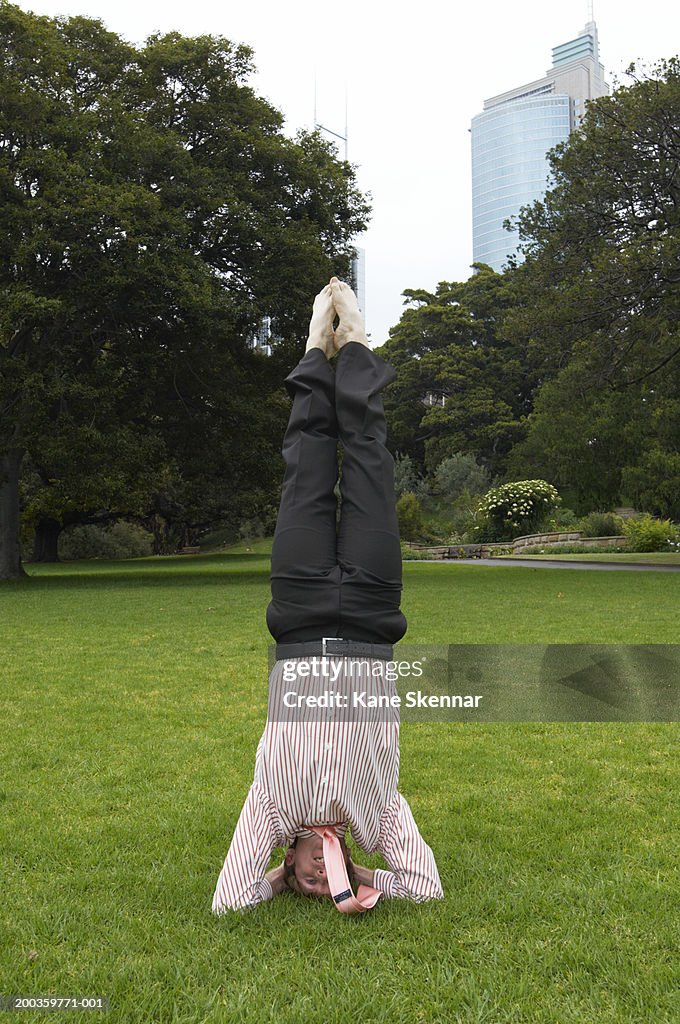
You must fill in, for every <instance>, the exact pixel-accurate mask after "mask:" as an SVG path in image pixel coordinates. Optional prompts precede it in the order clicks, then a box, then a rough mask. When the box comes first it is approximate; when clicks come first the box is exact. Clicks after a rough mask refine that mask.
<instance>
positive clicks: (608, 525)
mask: <svg viewBox="0 0 680 1024" xmlns="http://www.w3.org/2000/svg"><path fill="white" fill-rule="evenodd" d="M578 529H579V530H580V531H581V536H582V537H618V536H620V535H621V534H622V533H623V519H622V518H621V516H617V515H616V513H615V512H589V513H588V515H587V516H584V517H583V519H581V521H580V523H579V524H578Z"/></svg>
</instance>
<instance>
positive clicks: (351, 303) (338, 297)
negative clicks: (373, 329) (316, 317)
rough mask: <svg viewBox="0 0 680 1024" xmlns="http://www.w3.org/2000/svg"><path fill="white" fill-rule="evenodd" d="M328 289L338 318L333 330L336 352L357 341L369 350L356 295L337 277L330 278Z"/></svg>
mask: <svg viewBox="0 0 680 1024" xmlns="http://www.w3.org/2000/svg"><path fill="white" fill-rule="evenodd" d="M330 288H331V292H332V295H333V302H334V304H335V312H336V313H337V314H338V316H339V318H340V323H339V324H338V326H337V327H336V328H335V350H336V352H339V351H340V349H341V348H342V347H343V345H346V344H347V342H348V341H358V342H359V344H361V345H365V346H366V347H367V348H370V347H371V346H370V345H369V344H368V338H367V337H366V328H365V327H364V318H363V315H362V312H361V310H360V309H359V302H358V300H357V297H356V295H355V294H354V292H353V291H352V289H351V288H350V286H349V285H348V284H345V282H344V281H339V280H338V279H337V277H332V278H331V282H330Z"/></svg>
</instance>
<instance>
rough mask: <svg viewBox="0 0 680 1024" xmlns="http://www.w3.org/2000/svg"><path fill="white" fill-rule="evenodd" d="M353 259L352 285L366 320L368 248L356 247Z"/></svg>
mask: <svg viewBox="0 0 680 1024" xmlns="http://www.w3.org/2000/svg"><path fill="white" fill-rule="evenodd" d="M354 253H355V255H354V258H353V259H352V269H351V275H352V279H351V282H350V283H351V285H352V288H353V289H354V292H355V294H356V297H357V301H358V303H359V309H360V310H361V312H362V313H363V314H364V321H365V320H366V250H365V249H359V248H355V250H354Z"/></svg>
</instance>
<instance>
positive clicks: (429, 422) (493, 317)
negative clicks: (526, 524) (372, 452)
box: [380, 264, 532, 476]
mask: <svg viewBox="0 0 680 1024" xmlns="http://www.w3.org/2000/svg"><path fill="white" fill-rule="evenodd" d="M404 296H405V299H406V302H407V303H408V304H409V305H410V306H411V308H409V309H407V310H405V312H404V313H403V315H402V317H401V320H400V322H399V323H398V324H397V325H396V327H393V328H392V329H391V331H390V338H389V341H387V342H386V343H385V345H384V346H383V347H382V349H381V350H380V351H381V353H382V354H384V355H385V356H386V357H387V358H388V359H389V360H390V362H392V363H393V365H394V366H395V368H396V369H397V374H398V375H397V380H396V382H395V384H394V386H393V387H392V388H390V391H389V394H388V395H386V398H385V408H386V413H387V415H388V418H389V424H390V439H391V443H392V445H393V447H394V448H395V449H398V450H399V451H401V452H403V453H404V454H408V455H410V456H411V457H412V458H413V459H415V460H416V461H417V463H418V464H419V465H420V466H421V467H423V468H425V469H427V470H428V471H430V472H432V471H434V470H435V469H436V467H437V466H438V465H439V464H440V463H441V462H442V461H443V460H444V459H446V458H448V457H450V456H452V455H454V454H456V453H457V452H463V453H466V454H470V455H474V456H475V457H476V458H477V459H478V461H479V462H480V463H481V464H482V465H484V466H485V467H486V468H487V469H488V471H489V472H490V474H491V475H494V476H495V475H498V474H499V473H502V471H503V468H504V464H505V459H506V457H507V454H508V452H509V451H510V449H511V447H512V445H513V444H514V443H515V442H516V440H517V438H518V437H521V436H523V434H522V426H521V418H522V416H523V415H525V414H526V413H527V412H528V410H529V408H530V401H531V384H532V379H531V374H530V373H529V372H527V366H526V360H525V358H524V355H523V353H522V352H521V351H520V349H519V347H518V346H517V345H515V344H513V343H511V342H510V341H509V340H508V339H507V337H506V336H505V335H504V333H503V331H502V329H501V327H500V324H501V320H502V317H503V314H504V312H505V311H506V309H507V308H508V306H509V304H510V303H511V302H512V301H513V295H512V286H511V281H510V279H509V278H507V277H504V276H503V275H501V274H496V273H495V272H494V271H493V270H491V269H490V268H489V267H486V266H484V265H481V264H480V265H476V273H475V274H474V275H473V276H472V277H471V278H470V279H469V280H468V281H465V282H462V283H457V282H454V283H448V282H442V283H440V284H439V285H438V287H437V290H436V292H435V293H430V292H427V291H423V290H414V289H409V290H407V291H405V292H404ZM425 401H429V402H430V403H431V404H425Z"/></svg>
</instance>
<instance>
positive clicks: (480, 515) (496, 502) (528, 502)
mask: <svg viewBox="0 0 680 1024" xmlns="http://www.w3.org/2000/svg"><path fill="white" fill-rule="evenodd" d="M561 500H562V499H561V498H560V496H559V494H558V493H557V491H556V489H555V488H554V487H553V485H552V484H549V483H547V482H546V481H545V480H516V481H513V482H512V483H508V484H501V485H500V487H492V488H491V490H490V491H487V492H486V494H485V495H484V497H483V498H482V499H481V501H480V502H479V504H478V506H477V509H476V513H475V518H476V519H477V522H476V524H475V526H474V527H473V536H474V538H475V539H477V540H485V541H496V540H512V539H514V538H515V537H521V536H522V535H523V534H526V533H533V532H535V531H536V530H538V529H540V527H541V524H542V522H543V521H544V520H545V519H546V518H547V517H548V516H549V515H550V513H551V512H552V511H553V510H554V509H555V508H556V507H557V506H558V505H559V503H560V501H561Z"/></svg>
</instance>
